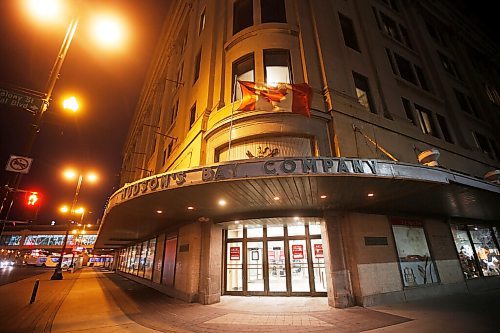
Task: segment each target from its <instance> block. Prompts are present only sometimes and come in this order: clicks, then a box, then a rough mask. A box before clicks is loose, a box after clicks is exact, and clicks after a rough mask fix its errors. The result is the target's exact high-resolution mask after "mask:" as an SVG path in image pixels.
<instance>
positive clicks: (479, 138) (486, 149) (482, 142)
mask: <svg viewBox="0 0 500 333" xmlns="http://www.w3.org/2000/svg"><path fill="white" fill-rule="evenodd" d="M472 136H473V137H474V141H475V142H476V146H477V147H478V148H479V149H480V150H481V152H482V153H483V154H485V155H488V156H489V157H491V158H493V154H492V151H491V148H490V145H489V143H488V139H487V138H486V137H485V136H484V135H482V134H481V133H478V132H472Z"/></svg>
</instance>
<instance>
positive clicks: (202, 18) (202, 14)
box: [198, 9, 207, 35]
mask: <svg viewBox="0 0 500 333" xmlns="http://www.w3.org/2000/svg"><path fill="white" fill-rule="evenodd" d="M205 12H206V9H203V12H202V13H201V15H200V24H199V26H198V35H201V32H202V31H203V30H204V29H205V23H206V22H205V21H206V19H207V18H206V15H205Z"/></svg>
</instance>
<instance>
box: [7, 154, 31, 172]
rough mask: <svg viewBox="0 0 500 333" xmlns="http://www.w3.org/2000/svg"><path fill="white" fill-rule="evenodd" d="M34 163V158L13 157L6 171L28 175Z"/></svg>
mask: <svg viewBox="0 0 500 333" xmlns="http://www.w3.org/2000/svg"><path fill="white" fill-rule="evenodd" d="M32 162H33V159H32V158H29V157H23V156H15V155H11V156H10V158H9V161H8V162H7V166H6V167H5V170H6V171H11V172H18V173H28V172H29V171H30V167H31V163H32Z"/></svg>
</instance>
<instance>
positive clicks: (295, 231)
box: [287, 225, 306, 236]
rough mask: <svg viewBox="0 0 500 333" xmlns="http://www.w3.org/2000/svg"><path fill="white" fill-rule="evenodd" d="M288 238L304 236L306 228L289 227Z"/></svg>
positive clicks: (299, 226)
mask: <svg viewBox="0 0 500 333" xmlns="http://www.w3.org/2000/svg"><path fill="white" fill-rule="evenodd" d="M287 229H288V236H304V235H305V234H306V227H305V226H304V225H289V226H288V227H287Z"/></svg>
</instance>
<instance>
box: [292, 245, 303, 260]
mask: <svg viewBox="0 0 500 333" xmlns="http://www.w3.org/2000/svg"><path fill="white" fill-rule="evenodd" d="M292 258H293V259H304V247H303V246H302V244H294V245H292Z"/></svg>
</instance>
